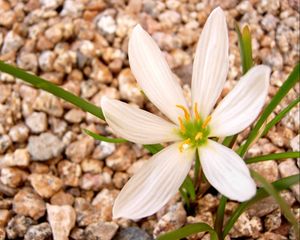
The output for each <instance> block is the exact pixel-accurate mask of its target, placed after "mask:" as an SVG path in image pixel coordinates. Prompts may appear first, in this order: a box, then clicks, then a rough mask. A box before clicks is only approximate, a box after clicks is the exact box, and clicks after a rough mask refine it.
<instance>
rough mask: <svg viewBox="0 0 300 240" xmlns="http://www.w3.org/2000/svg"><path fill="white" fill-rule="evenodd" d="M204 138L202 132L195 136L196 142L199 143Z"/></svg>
mask: <svg viewBox="0 0 300 240" xmlns="http://www.w3.org/2000/svg"><path fill="white" fill-rule="evenodd" d="M202 137H203V133H202V132H198V133H197V134H196V136H195V140H196V141H198V140H200V139H201V138H202Z"/></svg>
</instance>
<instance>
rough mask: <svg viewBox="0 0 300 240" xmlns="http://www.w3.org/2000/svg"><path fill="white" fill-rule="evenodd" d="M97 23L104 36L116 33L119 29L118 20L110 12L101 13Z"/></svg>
mask: <svg viewBox="0 0 300 240" xmlns="http://www.w3.org/2000/svg"><path fill="white" fill-rule="evenodd" d="M96 24H97V27H98V29H99V30H100V32H101V33H102V34H103V35H104V36H106V35H112V34H115V32H116V31H117V25H116V21H115V19H114V18H113V17H112V16H111V15H109V14H101V15H100V16H99V17H98V21H97V23H96Z"/></svg>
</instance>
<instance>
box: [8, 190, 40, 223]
mask: <svg viewBox="0 0 300 240" xmlns="http://www.w3.org/2000/svg"><path fill="white" fill-rule="evenodd" d="M13 210H14V211H15V212H16V213H17V214H20V215H24V216H29V217H31V218H33V219H34V220H37V219H39V218H41V217H42V216H44V214H45V210H46V206H45V202H44V201H43V199H42V198H41V197H40V196H39V195H37V194H36V193H35V192H34V191H33V190H32V189H30V188H23V189H21V190H20V191H19V192H18V193H17V194H16V195H15V196H14V200H13Z"/></svg>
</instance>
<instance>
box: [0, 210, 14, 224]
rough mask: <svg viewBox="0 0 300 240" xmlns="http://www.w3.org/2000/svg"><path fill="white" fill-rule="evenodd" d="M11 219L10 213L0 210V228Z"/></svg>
mask: <svg viewBox="0 0 300 240" xmlns="http://www.w3.org/2000/svg"><path fill="white" fill-rule="evenodd" d="M11 217H12V213H11V211H9V210H7V209H0V227H5V226H6V224H7V223H8V221H9V220H10V219H11Z"/></svg>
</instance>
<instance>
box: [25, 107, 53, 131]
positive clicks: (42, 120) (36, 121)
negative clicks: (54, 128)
mask: <svg viewBox="0 0 300 240" xmlns="http://www.w3.org/2000/svg"><path fill="white" fill-rule="evenodd" d="M25 123H26V125H27V126H28V127H29V129H30V131H31V132H32V133H41V132H44V131H46V130H47V125H48V124H47V115H46V113H44V112H33V113H32V114H30V115H29V116H27V117H26V119H25Z"/></svg>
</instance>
